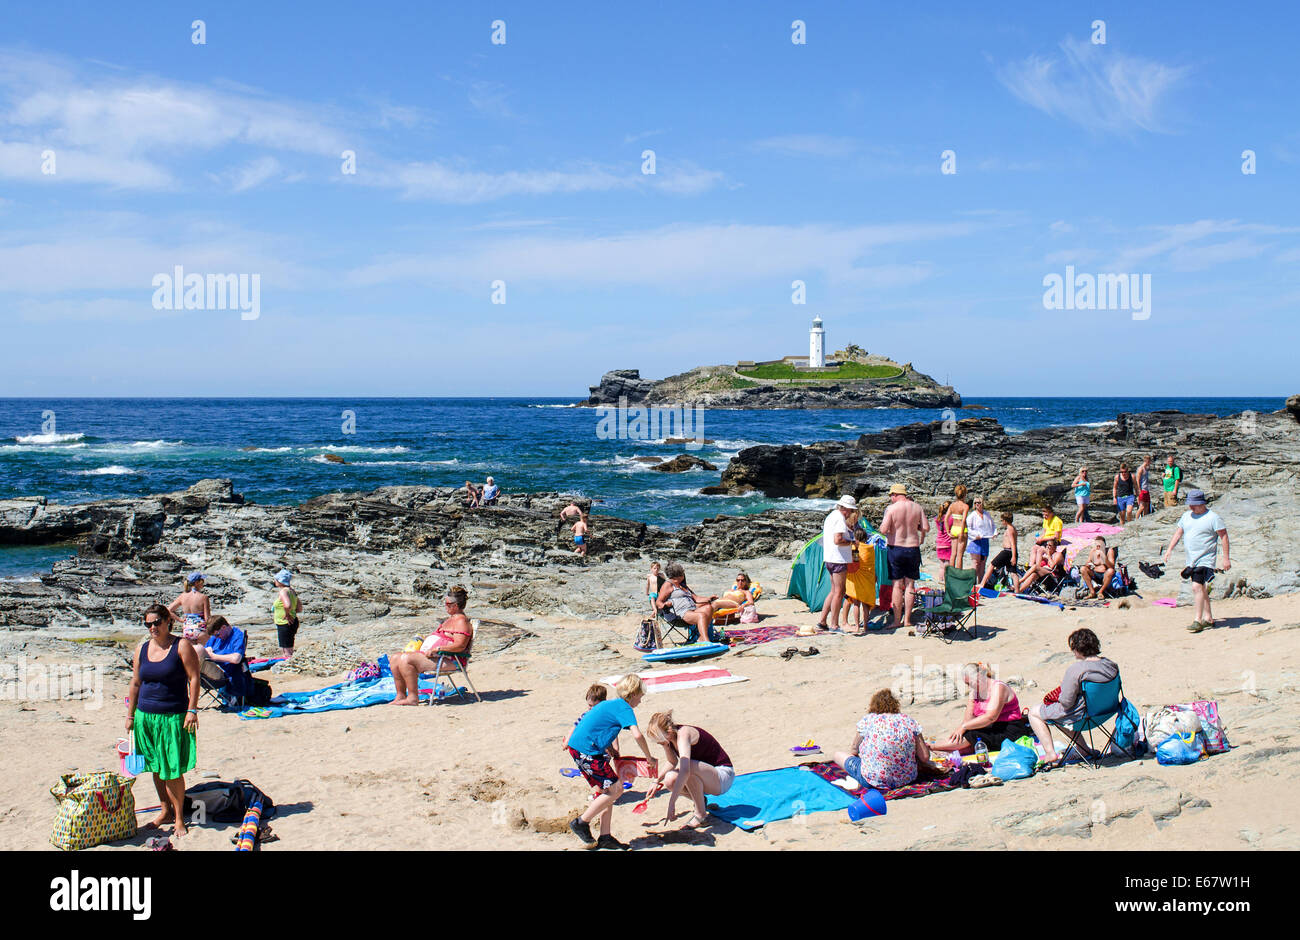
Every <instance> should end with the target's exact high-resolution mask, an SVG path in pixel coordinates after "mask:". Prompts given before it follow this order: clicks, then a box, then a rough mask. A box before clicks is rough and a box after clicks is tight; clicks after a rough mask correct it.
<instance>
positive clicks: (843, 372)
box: [736, 362, 903, 382]
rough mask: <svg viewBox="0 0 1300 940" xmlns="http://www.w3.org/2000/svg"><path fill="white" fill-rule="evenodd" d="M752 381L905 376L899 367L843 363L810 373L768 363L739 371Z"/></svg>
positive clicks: (780, 364) (775, 363) (781, 364)
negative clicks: (832, 367)
mask: <svg viewBox="0 0 1300 940" xmlns="http://www.w3.org/2000/svg"><path fill="white" fill-rule="evenodd" d="M736 371H737V372H738V373H740V374H741V375H744V376H747V377H749V378H751V379H777V380H785V381H792V382H826V381H836V380H843V381H860V380H862V379H895V378H898V377H899V376H900V375H902V374H903V370H902V369H901V368H900V367H898V366H891V365H865V364H863V363H861V362H845V363H841V364H840V365H839V366H837V367H836V368H834V369H825V370H823V371H819V372H809V371H807V370H805V369H796V368H795V367H794V366H792V365H791V364H790V363H788V362H768V363H764V364H763V365H760V366H755V367H754V368H752V369H737V370H736Z"/></svg>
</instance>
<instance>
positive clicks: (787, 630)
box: [727, 624, 799, 646]
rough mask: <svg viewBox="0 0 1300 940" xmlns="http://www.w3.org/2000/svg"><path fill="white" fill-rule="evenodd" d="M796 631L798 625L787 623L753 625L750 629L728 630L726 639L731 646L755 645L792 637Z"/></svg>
mask: <svg viewBox="0 0 1300 940" xmlns="http://www.w3.org/2000/svg"><path fill="white" fill-rule="evenodd" d="M798 631H799V628H798V627H796V626H792V625H788V624H782V625H773V626H770V627H754V628H753V629H752V630H728V631H727V639H728V640H729V641H730V642H731V645H732V646H757V645H758V644H759V643H771V642H772V641H773V640H783V639H786V638H787V637H792V636H794V635H795V633H797V632H798Z"/></svg>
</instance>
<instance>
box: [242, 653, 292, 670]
mask: <svg viewBox="0 0 1300 940" xmlns="http://www.w3.org/2000/svg"><path fill="white" fill-rule="evenodd" d="M282 662H284V657H283V656H277V657H275V658H274V659H250V660H249V661H248V671H249V672H261V671H262V670H264V669H270V668H271V667H272V666H274V665H275V664H276V663H282Z"/></svg>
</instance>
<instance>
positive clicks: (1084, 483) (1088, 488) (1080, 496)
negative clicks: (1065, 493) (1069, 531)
mask: <svg viewBox="0 0 1300 940" xmlns="http://www.w3.org/2000/svg"><path fill="white" fill-rule="evenodd" d="M1070 485H1071V486H1073V487H1074V521H1075V522H1076V523H1079V522H1087V521H1088V501H1089V500H1090V499H1091V498H1092V484H1091V483H1090V482H1088V468H1087V467H1080V468H1079V473H1078V475H1077V476H1076V477H1075V478H1074V482H1073V483H1071V484H1070Z"/></svg>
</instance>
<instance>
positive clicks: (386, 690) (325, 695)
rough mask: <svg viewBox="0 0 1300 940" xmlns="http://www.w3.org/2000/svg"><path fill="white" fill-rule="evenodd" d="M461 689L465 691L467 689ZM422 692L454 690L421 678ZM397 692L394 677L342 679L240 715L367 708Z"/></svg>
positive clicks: (281, 697) (280, 697)
mask: <svg viewBox="0 0 1300 940" xmlns="http://www.w3.org/2000/svg"><path fill="white" fill-rule="evenodd" d="M459 691H461V692H463V691H464V689H460V690H459ZM420 694H421V695H422V696H425V697H427V696H429V695H435V696H437V697H438V698H444V697H446V696H447V695H452V694H454V693H452V692H450V691H448V690H447V688H446V686H442V685H440V684H438V683H437V682H436V681H435V680H434V679H432V678H429V679H424V678H421V679H420ZM396 695H397V691H396V689H395V687H394V686H393V679H392V676H387V677H384V678H380V679H365V680H361V681H357V682H340V683H339V684H338V685H331V686H326V687H325V688H323V689H315V690H313V691H310V692H284V693H281V694H280V695H277V696H275V697H274V698H273V699H271V704H270V705H268V706H261V707H254V708H246V709H244V711H242V712H240V715H239V717H240V718H243V719H245V720H255V719H259V718H280V717H282V716H284V715H306V714H311V713H313V712H330V711H338V710H341V709H347V708H366V707H367V706H370V705H380V704H382V703H384V702H391V701H392V700H393V698H394V697H395V696H396Z"/></svg>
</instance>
